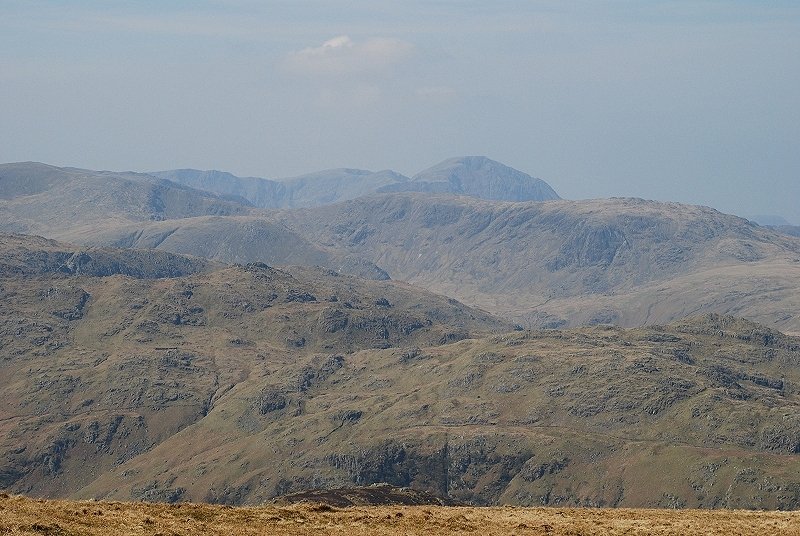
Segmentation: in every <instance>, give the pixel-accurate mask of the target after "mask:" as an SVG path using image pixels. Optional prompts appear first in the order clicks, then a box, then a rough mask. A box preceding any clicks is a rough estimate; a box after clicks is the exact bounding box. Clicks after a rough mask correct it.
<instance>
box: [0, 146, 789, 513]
mask: <svg viewBox="0 0 800 536" xmlns="http://www.w3.org/2000/svg"><path fill="white" fill-rule="evenodd" d="M34 235H38V236H34ZM799 286H800V239H798V238H797V237H793V236H791V235H790V234H787V233H786V232H781V231H779V230H776V229H772V228H768V227H762V226H759V225H757V224H755V223H753V222H750V221H748V220H746V219H742V218H738V217H736V216H731V215H727V214H723V213H720V212H718V211H716V210H714V209H711V208H708V207H699V206H691V205H684V204H678V203H659V202H654V201H645V200H641V199H621V198H613V199H604V200H588V201H566V200H561V199H558V198H557V195H556V194H555V192H553V191H552V189H550V188H549V187H547V185H546V184H545V183H543V182H541V181H538V180H537V179H532V178H531V177H530V176H529V175H527V174H525V173H522V172H519V171H516V170H513V169H512V168H508V167H507V166H504V165H502V164H499V163H498V162H494V161H491V160H489V159H486V158H483V157H461V158H455V159H451V160H447V161H445V162H443V163H441V164H439V165H437V166H434V167H433V168H430V169H428V170H426V171H423V172H421V173H419V174H418V175H416V176H414V177H413V178H407V177H403V176H402V175H399V174H397V173H394V172H388V171H387V172H377V173H373V172H367V171H358V170H334V171H325V172H319V173H316V174H311V175H305V176H302V177H296V178H292V179H286V180H280V181H267V180H265V179H257V178H242V179H239V178H236V177H233V176H231V175H226V174H223V173H221V172H195V171H192V170H184V171H173V172H161V173H155V174H153V173H149V174H144V173H134V172H110V171H91V170H80V169H75V168H58V167H54V166H49V165H45V164H38V163H18V164H4V165H0V295H1V296H2V304H3V307H2V308H1V309H0V387H2V389H0V488H4V489H7V490H10V491H13V492H17V493H26V494H31V495H35V496H48V497H83V498H85V497H97V498H117V499H125V500H131V499H134V500H150V501H167V502H174V501H181V500H201V501H210V502H223V503H231V504H233V503H235V504H241V503H250V504H252V503H259V502H262V501H264V500H266V499H270V498H272V497H275V496H277V495H282V494H285V493H289V492H295V491H303V490H307V489H313V488H334V487H346V486H348V485H368V484H372V483H376V482H388V483H390V484H393V485H395V486H401V487H412V488H414V489H417V490H421V491H424V492H426V493H431V494H435V495H438V496H442V497H445V498H447V499H448V500H452V501H456V502H465V503H469V504H525V505H533V504H547V505H586V506H652V507H708V508H717V507H730V508H797V507H798V506H799V505H800V479H798V476H797V475H798V474H800V472H799V471H798V470H800V454H799V453H800V420H798V418H797V415H800V412H799V411H798V404H800V398H798V396H800V395H799V394H800V391H798V388H797V386H798V385H800V374H799V373H798V370H800V369H798V364H800V338H795V337H793V336H792V335H791V334H792V333H800V314H798V311H800V288H799ZM554 328H557V329H554Z"/></svg>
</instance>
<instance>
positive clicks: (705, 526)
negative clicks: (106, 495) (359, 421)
mask: <svg viewBox="0 0 800 536" xmlns="http://www.w3.org/2000/svg"><path fill="white" fill-rule="evenodd" d="M0 534H3V535H5V534H14V535H17V534H20V535H22V534H38V535H41V534H48V535H53V536H68V535H94V534H97V535H109V534H134V535H138V534H142V535H154V536H155V535H161V536H174V535H184V534H185V535H190V534H191V535H194V534H220V535H222V534H224V535H245V534H260V535H262V534H269V535H276V536H280V535H301V534H348V535H351V534H352V535H359V534H425V535H428V536H433V535H437V534H481V535H482V536H487V535H494V534H497V535H499V534H549V535H558V534H564V535H566V534H569V535H589V534H599V535H615V534H626V535H631V534H657V535H662V534H670V535H685V534H703V535H714V534H724V535H726V536H733V535H748V536H749V535H754V534H769V535H774V534H800V512H755V511H744V510H713V511H709V510H637V509H617V510H614V509H589V508H511V507H493V508H470V507H431V506H400V507H387V506H382V507H352V508H344V509H337V508H331V507H329V506H326V505H319V504H299V505H294V506H290V507H274V506H261V507H238V508H233V507H228V506H218V505H207V504H174V505H168V504H152V503H122V502H95V501H80V502H78V501H50V500H47V501H45V500H36V499H29V498H25V497H20V496H9V495H5V494H2V495H0Z"/></svg>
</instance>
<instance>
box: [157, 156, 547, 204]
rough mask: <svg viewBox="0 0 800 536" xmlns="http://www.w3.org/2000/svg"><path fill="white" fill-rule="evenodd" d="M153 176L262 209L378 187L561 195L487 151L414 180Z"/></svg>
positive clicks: (514, 196)
mask: <svg viewBox="0 0 800 536" xmlns="http://www.w3.org/2000/svg"><path fill="white" fill-rule="evenodd" d="M152 175H154V176H157V177H161V178H164V179H169V180H171V181H175V182H177V183H180V184H184V185H186V186H191V187H193V188H200V189H202V190H207V191H209V192H215V193H218V194H224V195H236V196H240V197H242V198H244V199H246V200H247V201H249V202H251V203H253V204H254V205H255V206H258V207H261V208H296V207H314V206H320V205H328V204H332V203H337V202H340V201H347V200H349V199H354V198H356V197H362V196H364V195H368V194H370V193H376V192H400V191H412V192H427V193H451V194H457V195H466V196H471V197H480V198H483V199H497V200H505V201H546V200H549V199H559V197H558V194H556V193H555V191H554V190H553V189H552V188H551V187H550V186H549V185H548V184H547V183H546V182H544V181H543V180H541V179H535V178H533V177H531V176H530V175H528V174H526V173H522V172H521V171H517V170H515V169H512V168H510V167H508V166H505V165H503V164H501V163H500V162H496V161H494V160H490V159H488V158H486V157H483V156H465V157H460V158H451V159H449V160H445V161H444V162H441V163H439V164H437V165H435V166H433V167H431V168H429V169H426V170H424V171H421V172H420V173H418V174H417V175H415V176H414V177H413V178H411V179H409V178H408V177H405V176H403V175H401V174H400V173H397V172H395V171H391V170H384V171H378V172H372V171H365V170H361V169H331V170H326V171H319V172H316V173H310V174H308V175H301V176H299V177H290V178H286V179H278V180H268V179H261V178H256V177H244V178H242V177H236V176H234V175H231V174H230V173H224V172H220V171H199V170H194V169H178V170H172V171H158V172H154V173H152Z"/></svg>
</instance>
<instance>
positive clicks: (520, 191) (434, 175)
mask: <svg viewBox="0 0 800 536" xmlns="http://www.w3.org/2000/svg"><path fill="white" fill-rule="evenodd" d="M379 191H380V192H428V193H450V194H458V195H467V196H471V197H479V198H481V199H489V200H496V201H549V200H553V199H560V197H559V196H558V194H557V193H556V192H555V191H554V190H553V189H552V188H551V187H550V185H549V184H547V183H546V182H544V181H543V180H541V179H537V178H535V177H531V176H530V175H528V174H527V173H523V172H522V171H519V170H516V169H514V168H511V167H508V166H506V165H504V164H501V163H500V162H497V161H495V160H492V159H490V158H486V157H485V156H461V157H457V158H450V159H448V160H445V161H444V162H440V163H439V164H436V165H435V166H433V167H430V168H428V169H426V170H425V171H422V172H420V173H418V174H417V175H415V176H414V177H413V178H412V179H411V181H409V182H406V183H397V184H391V185H388V186H385V187H383V188H381V189H380V190H379Z"/></svg>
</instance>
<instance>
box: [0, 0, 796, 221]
mask: <svg viewBox="0 0 800 536" xmlns="http://www.w3.org/2000/svg"><path fill="white" fill-rule="evenodd" d="M461 155H485V156H488V157H490V158H493V159H495V160H499V161H501V162H503V163H505V164H507V165H509V166H512V167H514V168H517V169H520V170H522V171H524V172H526V173H529V174H531V175H533V176H535V177H539V178H542V179H544V180H546V181H547V182H548V183H549V184H550V185H551V186H553V188H555V190H556V191H557V192H558V193H559V194H560V195H561V196H562V197H565V198H568V199H584V198H596V197H612V196H617V197H642V198H646V199H656V200H661V201H679V202H686V203H695V204H703V205H710V206H713V207H715V208H717V209H720V210H722V211H724V212H730V213H735V214H739V215H743V216H750V215H756V214H768V215H779V216H782V217H784V218H785V219H786V220H788V221H789V222H791V223H794V224H800V2H798V1H796V0H788V1H787V0H784V1H782V0H774V1H770V0H758V1H745V0H724V1H722V0H719V1H717V0H670V1H668V0H640V1H630V0H613V1H611V0H609V1H604V0H569V1H565V0H557V1H536V0H529V1H513V0H495V1H492V2H486V1H483V0H481V1H471V0H463V1H456V0H432V1H421V0H405V1H404V2H394V1H392V2H388V1H383V0H368V1H367V0H365V1H361V0H352V1H347V2H345V1H336V0H316V1H315V0H311V1H302V0H279V1H251V0H227V1H226V0H216V1H214V0H192V1H179V0H176V1H153V0H140V1H136V2H134V1H112V0H102V1H100V0H98V1H91V0H85V1H81V0H73V1H42V0H0V162H15V161H27V160H33V161H40V162H46V163H50V164H54V165H65V166H74V167H82V168H89V169H111V170H120V171H121V170H135V171H154V170H161V169H173V168H186V167H190V168H199V169H220V170H225V171H230V172H232V173H234V174H237V175H244V176H246V175H250V176H260V177H268V178H276V177H286V176H292V175H299V174H303V173H308V172H312V171H317V170H321V169H328V168H337V167H351V168H363V169H371V170H381V169H394V170H396V171H399V172H401V173H404V174H406V175H413V174H414V173H416V172H418V171H420V170H422V169H424V168H427V167H429V166H431V165H433V164H436V163H437V162H439V161H441V160H444V159H446V158H450V157H453V156H461Z"/></svg>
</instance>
